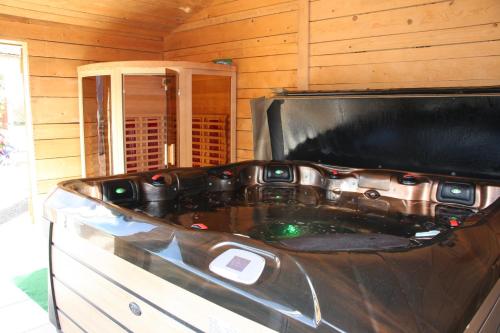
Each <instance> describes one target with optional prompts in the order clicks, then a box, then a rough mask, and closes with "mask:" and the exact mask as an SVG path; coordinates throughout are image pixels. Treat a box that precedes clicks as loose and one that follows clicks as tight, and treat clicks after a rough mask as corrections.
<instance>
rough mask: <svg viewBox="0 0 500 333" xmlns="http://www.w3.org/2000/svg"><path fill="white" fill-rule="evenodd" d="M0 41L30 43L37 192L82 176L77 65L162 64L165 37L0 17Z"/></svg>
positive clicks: (40, 192)
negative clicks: (163, 38)
mask: <svg viewBox="0 0 500 333" xmlns="http://www.w3.org/2000/svg"><path fill="white" fill-rule="evenodd" d="M0 38H1V39H7V40H15V41H25V42H27V44H28V55H29V72H30V88H31V109H32V115H33V131H34V139H35V159H36V163H35V164H36V165H35V167H36V182H37V185H38V193H39V194H43V193H47V192H48V191H49V190H50V188H51V187H52V186H54V185H55V184H56V183H57V182H58V181H60V180H61V179H68V178H73V177H80V176H81V168H80V143H79V142H80V139H79V136H80V132H79V125H78V123H79V117H78V101H77V100H78V99H77V97H78V89H77V72H76V68H77V66H80V65H83V64H87V63H91V62H98V61H119V60H159V59H161V58H162V54H161V50H162V45H163V43H162V38H161V37H156V38H155V37H142V36H134V35H133V34H125V33H119V32H114V31H107V30H98V29H92V28H84V27H77V26H71V25H63V24H58V23H48V22H42V21H36V20H28V19H22V18H16V17H11V16H5V15H0Z"/></svg>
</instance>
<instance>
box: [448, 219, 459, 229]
mask: <svg viewBox="0 0 500 333" xmlns="http://www.w3.org/2000/svg"><path fill="white" fill-rule="evenodd" d="M449 222H450V227H454V228H455V227H458V226H460V222H459V221H458V220H457V219H455V218H451V219H450V221H449Z"/></svg>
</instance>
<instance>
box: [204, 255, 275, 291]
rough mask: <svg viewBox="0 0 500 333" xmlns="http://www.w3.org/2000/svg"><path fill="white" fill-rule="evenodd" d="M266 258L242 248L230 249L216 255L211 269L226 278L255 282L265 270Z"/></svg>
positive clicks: (241, 281) (245, 282)
mask: <svg viewBox="0 0 500 333" xmlns="http://www.w3.org/2000/svg"><path fill="white" fill-rule="evenodd" d="M265 265H266V260H265V259H264V258H263V257H261V256H260V255H258V254H255V253H253V252H250V251H246V250H240V249H229V250H226V251H225V252H223V253H222V254H220V255H219V256H218V257H216V258H215V259H214V260H213V261H212V262H211V263H210V266H209V269H210V270H211V271H212V272H214V273H215V274H217V275H220V276H222V277H224V278H226V279H229V280H232V281H235V282H238V283H243V284H248V285H250V284H254V283H255V282H257V280H258V279H259V277H260V276H261V274H262V271H263V270H264V266H265Z"/></svg>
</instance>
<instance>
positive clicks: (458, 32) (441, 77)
mask: <svg viewBox="0 0 500 333" xmlns="http://www.w3.org/2000/svg"><path fill="white" fill-rule="evenodd" d="M310 6H311V17H310V33H311V36H310V39H311V44H310V51H311V57H310V84H311V88H312V89H341V90H342V89H385V88H402V87H408V88H414V87H456V86H485V85H486V86H491V85H499V84H500V62H499V59H500V58H499V57H500V44H499V43H500V39H499V38H500V28H499V27H498V21H500V2H498V1H496V0H455V1H425V0H397V1H363V0H354V1H346V0H344V1H335V2H333V1H327V0H319V1H314V2H311V3H310Z"/></svg>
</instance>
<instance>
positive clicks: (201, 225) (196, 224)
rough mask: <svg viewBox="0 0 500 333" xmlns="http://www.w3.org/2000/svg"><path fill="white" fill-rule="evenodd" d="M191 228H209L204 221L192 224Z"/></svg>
mask: <svg viewBox="0 0 500 333" xmlns="http://www.w3.org/2000/svg"><path fill="white" fill-rule="evenodd" d="M191 228H192V229H199V230H207V229H208V227H207V226H206V225H204V224H203V223H195V224H191Z"/></svg>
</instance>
